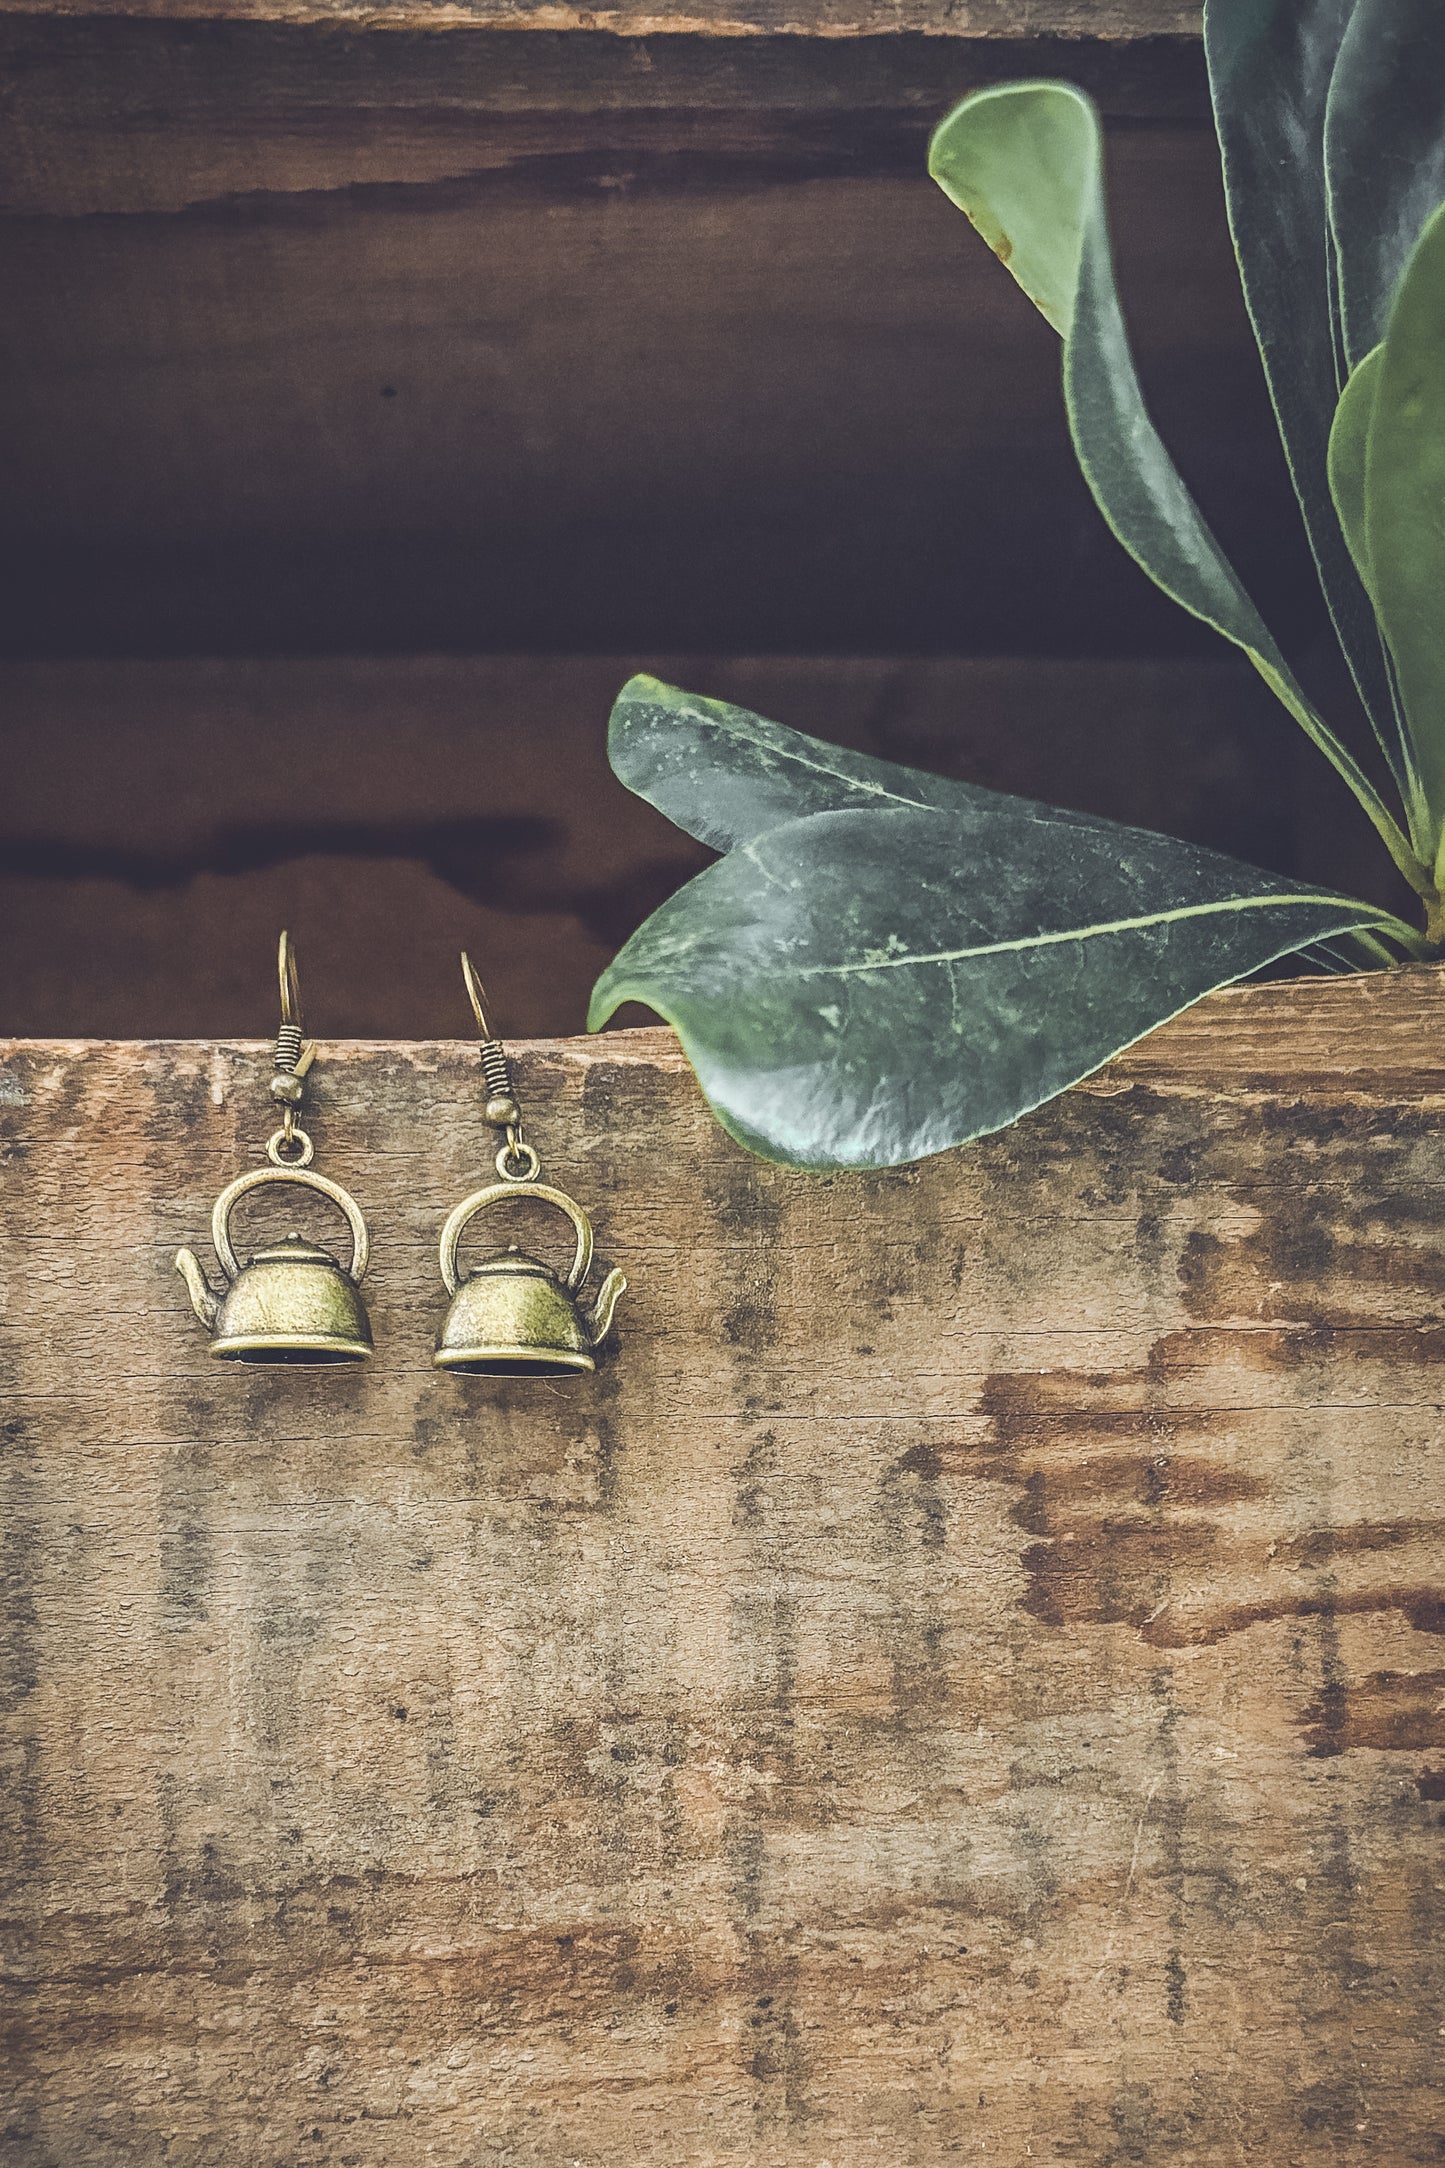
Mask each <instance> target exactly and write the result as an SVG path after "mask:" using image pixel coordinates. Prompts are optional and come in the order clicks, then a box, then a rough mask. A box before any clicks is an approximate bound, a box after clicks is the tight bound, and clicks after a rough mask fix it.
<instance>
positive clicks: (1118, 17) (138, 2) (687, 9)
mask: <svg viewBox="0 0 1445 2168" xmlns="http://www.w3.org/2000/svg"><path fill="white" fill-rule="evenodd" d="M0 13H5V14H13V15H25V16H35V17H39V18H42V19H43V18H47V17H56V16H60V17H64V16H85V17H90V18H95V17H104V16H116V15H122V16H126V15H129V16H141V17H145V18H148V19H151V20H164V21H194V20H197V19H201V20H205V21H212V22H215V21H249V22H266V23H276V24H291V23H318V22H319V23H344V24H360V25H364V26H365V27H366V28H367V29H369V30H446V29H451V28H453V27H455V28H459V29H477V28H482V29H495V30H533V31H564V32H571V33H574V34H575V33H577V32H584V33H585V32H588V31H592V32H595V31H602V32H605V33H609V34H611V35H612V36H616V37H628V38H663V37H680V36H681V37H688V36H691V37H699V36H700V37H723V38H749V37H801V38H866V37H880V36H883V37H887V36H897V35H899V34H900V33H912V34H914V35H917V36H923V37H946V38H959V39H962V38H1021V37H1037V38H1050V37H1063V38H1105V39H1109V40H1111V41H1118V42H1126V41H1129V40H1133V39H1139V38H1159V37H1174V38H1197V37H1198V35H1199V31H1200V23H1201V14H1202V10H1201V6H1200V0H651V4H649V0H622V4H621V5H620V6H616V7H609V6H605V5H604V6H601V7H581V6H577V5H574V4H571V0H0Z"/></svg>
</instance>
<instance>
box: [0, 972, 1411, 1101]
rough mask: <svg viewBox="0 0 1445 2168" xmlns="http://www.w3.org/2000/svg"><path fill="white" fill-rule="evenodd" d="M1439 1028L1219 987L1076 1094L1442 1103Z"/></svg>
mask: <svg viewBox="0 0 1445 2168" xmlns="http://www.w3.org/2000/svg"><path fill="white" fill-rule="evenodd" d="M1442 1021H1445V964H1417V965H1410V966H1407V967H1405V968H1403V969H1401V970H1398V971H1380V972H1367V973H1361V974H1360V975H1358V976H1356V977H1351V978H1339V979H1330V978H1307V979H1281V980H1274V981H1272V982H1270V983H1268V984H1266V985H1260V986H1232V987H1225V988H1222V989H1221V990H1220V991H1219V992H1217V993H1213V994H1208V995H1206V996H1205V997H1204V999H1203V1000H1201V1001H1198V1002H1196V1003H1195V1004H1194V1006H1193V1007H1192V1008H1189V1009H1186V1010H1185V1011H1184V1012H1183V1013H1182V1014H1181V1015H1179V1016H1176V1017H1174V1018H1172V1019H1171V1020H1170V1021H1169V1022H1168V1023H1167V1024H1161V1025H1160V1027H1159V1028H1158V1030H1157V1031H1153V1032H1150V1033H1149V1034H1148V1036H1147V1037H1145V1038H1143V1039H1140V1040H1139V1041H1137V1042H1136V1044H1135V1045H1134V1046H1132V1047H1130V1048H1129V1049H1128V1050H1127V1051H1126V1052H1124V1053H1123V1054H1120V1055H1118V1056H1117V1057H1116V1058H1115V1059H1114V1060H1113V1061H1111V1062H1109V1063H1108V1064H1106V1065H1105V1066H1104V1067H1103V1068H1101V1069H1098V1070H1096V1071H1095V1072H1094V1074H1093V1075H1092V1076H1091V1077H1088V1078H1086V1079H1085V1080H1084V1082H1083V1083H1082V1084H1080V1085H1077V1086H1075V1089H1076V1090H1079V1091H1084V1092H1092V1093H1096V1094H1098V1093H1110V1092H1122V1091H1126V1090H1128V1089H1130V1088H1132V1087H1134V1086H1136V1085H1138V1086H1148V1087H1151V1088H1155V1089H1159V1090H1169V1089H1171V1088H1174V1089H1183V1090H1201V1089H1202V1090H1212V1091H1221V1092H1222V1091H1235V1090H1237V1091H1249V1090H1257V1091H1261V1092H1266V1093H1269V1094H1271V1095H1280V1094H1282V1095H1284V1096H1287V1097H1290V1098H1297V1097H1307V1096H1309V1095H1310V1094H1311V1093H1320V1092H1324V1093H1328V1094H1330V1095H1332V1096H1339V1095H1341V1094H1343V1095H1344V1096H1346V1097H1350V1098H1359V1099H1369V1098H1371V1097H1376V1096H1379V1097H1385V1096H1389V1097H1391V1098H1397V1099H1398V1098H1401V1097H1404V1098H1408V1099H1411V1100H1416V1099H1432V1098H1435V1097H1437V1096H1445V1046H1442V1035H1441V1024H1442ZM268 1044H269V1042H265V1041H260V1040H254V1039H245V1040H241V1039H237V1040H229V1039H228V1040H220V1041H212V1040H196V1039H154V1040H123V1039H109V1040H107V1039H3V1040H0V1063H3V1062H4V1061H6V1060H9V1059H12V1058H15V1057H17V1056H20V1055H25V1056H28V1057H33V1056H34V1055H36V1054H37V1053H39V1054H46V1053H48V1054H51V1055H53V1056H54V1057H55V1058H56V1059H57V1060H69V1061H73V1060H77V1059H80V1058H81V1057H83V1056H86V1055H91V1054H95V1053H97V1052H99V1051H101V1050H103V1049H107V1048H109V1049H112V1050H114V1051H116V1052H117V1053H126V1054H128V1055H130V1056H134V1055H135V1054H136V1053H137V1052H139V1051H141V1050H142V1049H144V1050H149V1051H155V1052H158V1053H159V1052H166V1051H169V1052H171V1053H173V1054H175V1055H177V1056H179V1057H180V1058H183V1059H191V1060H196V1059H202V1058H204V1057H205V1056H206V1055H207V1054H209V1052H210V1051H211V1050H212V1048H213V1047H215V1046H223V1047H224V1048H226V1049H227V1050H228V1051H231V1052H234V1053H237V1054H243V1055H246V1054H252V1053H255V1054H257V1055H258V1056H259V1055H261V1054H264V1053H265V1051H266V1049H267V1046H268ZM317 1045H318V1047H319V1048H320V1049H321V1050H322V1053H323V1055H329V1056H330V1057H331V1058H332V1059H335V1058H337V1057H338V1056H342V1055H347V1054H352V1055H359V1056H362V1057H364V1058H365V1059H367V1060H376V1059H385V1058H387V1057H390V1058H391V1059H394V1060H402V1061H415V1062H420V1063H423V1064H425V1063H428V1062H435V1061H437V1060H438V1059H440V1058H441V1057H443V1056H444V1055H446V1054H453V1053H455V1052H457V1051H458V1050H459V1049H460V1050H464V1051H467V1052H472V1051H474V1049H473V1048H472V1047H471V1044H470V1042H468V1041H466V1040H445V1039H439V1040H405V1039H345V1040H326V1039H318V1041H317ZM514 1051H515V1052H516V1053H517V1055H518V1056H519V1057H520V1058H522V1059H523V1060H526V1059H527V1058H529V1057H530V1058H534V1059H544V1060H551V1061H560V1062H562V1063H564V1064H566V1065H568V1066H579V1067H582V1068H594V1067H604V1066H605V1067H616V1066H619V1065H620V1066H623V1067H634V1068H643V1069H651V1070H660V1071H662V1072H663V1073H664V1074H669V1075H675V1076H681V1075H683V1074H686V1073H688V1062H687V1057H686V1055H685V1054H684V1053H683V1050H682V1047H681V1045H680V1044H679V1042H678V1040H677V1038H676V1036H675V1035H674V1033H673V1032H672V1030H671V1029H670V1028H669V1027H667V1026H665V1025H651V1026H644V1027H642V1028H639V1029H633V1030H624V1031H604V1032H601V1033H598V1034H596V1035H595V1036H591V1037H589V1036H586V1035H581V1036H578V1037H575V1038H565V1039H521V1040H517V1041H515V1042H514Z"/></svg>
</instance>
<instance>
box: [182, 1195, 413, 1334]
mask: <svg viewBox="0 0 1445 2168" xmlns="http://www.w3.org/2000/svg"><path fill="white" fill-rule="evenodd" d="M274 1182H293V1183H296V1184H297V1185H298V1186H300V1187H303V1188H306V1189H313V1190H319V1191H320V1193H321V1195H322V1196H323V1197H329V1198H330V1199H331V1201H332V1203H333V1204H338V1205H340V1207H341V1209H342V1211H343V1212H344V1213H345V1214H346V1217H347V1220H348V1222H349V1224H350V1227H351V1241H352V1251H351V1264H350V1266H349V1268H347V1269H346V1270H343V1269H342V1267H341V1266H340V1265H339V1264H338V1263H337V1261H336V1259H335V1258H334V1257H333V1256H332V1255H331V1254H330V1252H329V1251H328V1250H322V1249H317V1248H315V1247H314V1246H313V1245H312V1244H311V1243H309V1242H304V1241H303V1240H302V1238H301V1236H300V1235H297V1234H290V1235H287V1236H286V1238H285V1240H284V1241H282V1242H278V1243H276V1244H275V1245H274V1246H273V1247H272V1248H271V1249H266V1250H258V1251H257V1252H256V1254H255V1255H254V1256H253V1257H251V1258H249V1259H248V1260H247V1262H246V1263H245V1264H244V1265H241V1264H239V1263H238V1262H237V1258H236V1252H235V1249H234V1247H233V1245H232V1242H231V1230H230V1219H231V1212H232V1210H233V1208H234V1206H235V1205H236V1203H237V1201H238V1200H239V1199H240V1198H241V1197H243V1196H245V1194H246V1192H247V1191H248V1190H251V1189H257V1188H259V1187H260V1186H261V1185H262V1184H263V1183H274ZM211 1244H212V1247H213V1248H214V1250H215V1252H216V1257H217V1259H218V1261H219V1263H220V1267H221V1270H222V1272H223V1273H224V1275H225V1278H226V1282H227V1283H228V1284H227V1285H226V1286H225V1287H224V1288H223V1289H222V1291H221V1292H220V1293H219V1294H218V1293H217V1291H216V1290H215V1289H214V1288H213V1287H212V1286H211V1284H210V1281H209V1280H208V1279H207V1278H206V1275H205V1273H204V1272H203V1271H202V1270H201V1263H200V1259H199V1258H198V1257H197V1256H196V1253H195V1251H194V1250H186V1249H181V1250H177V1251H176V1270H177V1272H179V1273H180V1274H181V1277H182V1278H183V1279H184V1281H185V1283H186V1286H187V1287H188V1288H189V1290H190V1296H191V1308H192V1309H193V1310H194V1311H195V1313H196V1315H197V1317H198V1318H199V1319H200V1321H201V1323H202V1324H203V1325H204V1326H205V1327H206V1328H207V1330H208V1331H209V1332H210V1335H211V1353H212V1354H213V1355H219V1356H221V1357H223V1358H225V1359H227V1360H229V1361H232V1362H244V1363H352V1362H360V1361H362V1360H363V1359H364V1358H365V1357H366V1356H368V1355H369V1354H370V1353H371V1326H370V1324H369V1322H368V1320H367V1315H366V1308H365V1305H364V1304H363V1302H362V1299H361V1288H360V1285H359V1283H360V1280H361V1276H362V1274H363V1273H364V1272H365V1270H366V1259H367V1241H366V1222H365V1221H364V1220H363V1218H362V1216H361V1213H360V1211H359V1209H358V1208H357V1205H356V1203H355V1200H354V1199H353V1198H351V1197H349V1196H348V1195H347V1193H346V1191H345V1190H344V1189H342V1188H341V1187H340V1185H339V1184H338V1183H336V1182H328V1181H327V1179H326V1177H325V1176H324V1175H321V1174H311V1173H309V1172H308V1171H307V1170H306V1169H305V1168H304V1167H299V1166H297V1167H287V1166H274V1167H257V1168H256V1169H255V1170H254V1171H253V1172H252V1173H250V1174H243V1175H242V1176H241V1177H240V1178H239V1180H237V1181H235V1182H232V1184H231V1186H230V1188H229V1189H223V1190H222V1192H221V1194H220V1196H219V1197H218V1198H217V1199H216V1208H215V1211H214V1212H213V1213H212V1215H211Z"/></svg>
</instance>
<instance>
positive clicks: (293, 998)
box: [266, 933, 316, 1167]
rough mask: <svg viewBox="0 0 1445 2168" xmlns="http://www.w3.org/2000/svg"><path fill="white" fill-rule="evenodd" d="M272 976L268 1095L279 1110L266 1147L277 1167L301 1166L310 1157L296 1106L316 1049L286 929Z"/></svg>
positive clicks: (308, 1142)
mask: <svg viewBox="0 0 1445 2168" xmlns="http://www.w3.org/2000/svg"><path fill="white" fill-rule="evenodd" d="M276 976H277V979H278V980H279V982H280V987H281V1022H280V1024H279V1025H278V1027H277V1031H276V1056H275V1060H274V1062H273V1064H272V1069H273V1074H272V1077H271V1097H272V1098H273V1099H277V1100H279V1101H280V1102H281V1107H282V1114H281V1127H280V1129H279V1130H278V1131H277V1132H276V1135H275V1136H274V1137H273V1138H272V1139H271V1142H270V1143H269V1144H268V1145H267V1147H266V1150H267V1154H268V1156H269V1157H270V1159H271V1160H272V1161H273V1163H274V1164H275V1165H276V1166H278V1167H280V1166H285V1165H287V1164H288V1163H290V1164H295V1165H298V1166H305V1165H306V1164H307V1162H308V1161H309V1159H310V1157H311V1139H310V1138H309V1137H308V1136H307V1134H306V1132H305V1130H304V1129H298V1128H297V1126H296V1110H297V1108H298V1107H299V1106H300V1104H301V1102H302V1100H303V1098H304V1097H305V1095H306V1072H307V1070H308V1069H309V1068H310V1067H311V1064H312V1062H313V1061H314V1060H315V1059H316V1049H315V1047H314V1046H307V1045H305V1043H304V1041H305V1036H306V1034H305V1028H304V1026H303V1024H302V1021H301V979H300V975H299V973H298V972H297V969H296V951H295V949H294V948H293V947H292V945H291V936H290V934H289V933H283V934H282V936H281V940H280V943H279V946H278V947H277V950H276Z"/></svg>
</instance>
